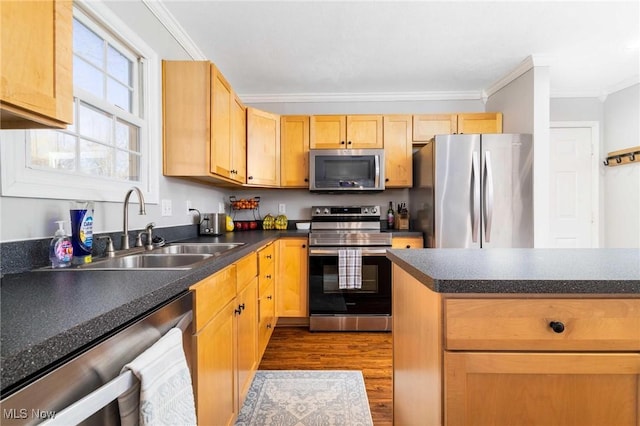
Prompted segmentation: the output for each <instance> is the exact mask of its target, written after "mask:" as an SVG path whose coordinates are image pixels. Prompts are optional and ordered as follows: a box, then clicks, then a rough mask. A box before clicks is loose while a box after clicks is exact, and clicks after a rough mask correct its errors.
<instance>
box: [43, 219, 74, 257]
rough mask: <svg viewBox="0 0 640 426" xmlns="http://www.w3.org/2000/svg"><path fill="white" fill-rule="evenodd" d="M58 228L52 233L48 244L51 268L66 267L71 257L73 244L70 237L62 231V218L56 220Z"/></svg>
mask: <svg viewBox="0 0 640 426" xmlns="http://www.w3.org/2000/svg"><path fill="white" fill-rule="evenodd" d="M56 223H57V224H58V230H57V231H56V232H55V234H53V238H52V239H51V244H49V259H50V260H51V267H52V268H67V267H69V266H70V265H71V260H72V259H73V245H72V244H71V238H69V237H68V236H67V234H66V233H65V232H64V228H63V224H64V221H63V220H58V221H56Z"/></svg>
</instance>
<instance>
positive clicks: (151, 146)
mask: <svg viewBox="0 0 640 426" xmlns="http://www.w3.org/2000/svg"><path fill="white" fill-rule="evenodd" d="M74 7H79V8H80V9H81V10H82V12H83V13H85V14H87V15H89V16H90V17H92V18H93V19H95V20H96V21H98V22H101V23H102V24H103V25H105V26H106V27H107V28H110V30H111V31H112V32H113V33H114V34H117V35H118V37H120V38H121V39H122V40H123V41H124V42H125V43H127V44H129V45H130V46H135V50H137V51H138V53H139V54H140V55H141V56H142V57H144V58H145V61H144V66H143V70H142V72H143V73H144V80H145V82H146V86H145V87H143V88H141V96H142V108H143V112H144V116H145V119H146V120H147V123H148V125H147V135H146V136H145V135H144V134H142V133H141V135H140V136H141V138H140V141H141V143H142V144H146V152H147V155H146V160H143V164H142V165H141V180H140V182H138V183H134V182H124V181H123V182H118V181H114V180H112V179H105V178H100V177H89V176H79V175H68V174H65V173H60V172H56V171H49V170H43V169H35V168H27V167H25V164H26V156H27V153H26V146H27V145H26V141H27V137H28V134H29V132H28V131H24V130H2V131H0V166H1V167H0V178H1V180H2V182H1V184H2V196H3V197H26V198H47V199H63V200H76V199H86V200H93V201H113V202H122V197H123V196H124V195H123V194H125V193H126V192H127V190H128V189H129V188H131V187H132V186H138V187H139V188H140V189H141V190H142V192H143V194H144V198H145V202H146V203H149V204H158V202H159V183H160V173H161V170H160V153H161V149H162V148H161V145H162V144H161V140H162V117H161V110H160V108H161V93H162V86H161V80H160V70H161V64H160V60H159V58H158V55H157V54H156V53H155V51H153V50H152V49H151V48H150V47H149V46H148V45H147V44H146V43H145V42H144V41H143V40H142V39H141V38H140V37H138V36H137V35H136V34H135V33H134V32H133V31H131V29H130V28H129V27H127V26H126V25H125V24H124V23H123V22H122V21H121V20H120V19H119V18H118V17H117V16H116V15H115V14H114V13H113V12H112V11H111V10H110V9H109V8H108V7H107V6H105V5H104V4H101V3H99V2H93V1H89V0H75V1H74Z"/></svg>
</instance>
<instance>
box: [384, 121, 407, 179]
mask: <svg viewBox="0 0 640 426" xmlns="http://www.w3.org/2000/svg"><path fill="white" fill-rule="evenodd" d="M411 125H412V119H411V116H410V115H385V116H384V173H385V187H389V188H410V187H411V186H412V185H413V157H412V151H411V150H412V147H413V142H412V141H411Z"/></svg>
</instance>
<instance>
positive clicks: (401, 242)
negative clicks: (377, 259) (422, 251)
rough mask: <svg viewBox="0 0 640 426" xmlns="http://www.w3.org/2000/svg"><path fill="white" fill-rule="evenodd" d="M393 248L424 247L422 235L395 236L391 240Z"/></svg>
mask: <svg viewBox="0 0 640 426" xmlns="http://www.w3.org/2000/svg"><path fill="white" fill-rule="evenodd" d="M391 248H394V249H402V248H408V249H409V248H411V249H415V248H424V242H423V240H422V237H393V239H392V240H391Z"/></svg>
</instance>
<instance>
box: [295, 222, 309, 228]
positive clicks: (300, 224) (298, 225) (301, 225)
mask: <svg viewBox="0 0 640 426" xmlns="http://www.w3.org/2000/svg"><path fill="white" fill-rule="evenodd" d="M310 226H311V223H309V222H297V223H296V229H309V227H310Z"/></svg>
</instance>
